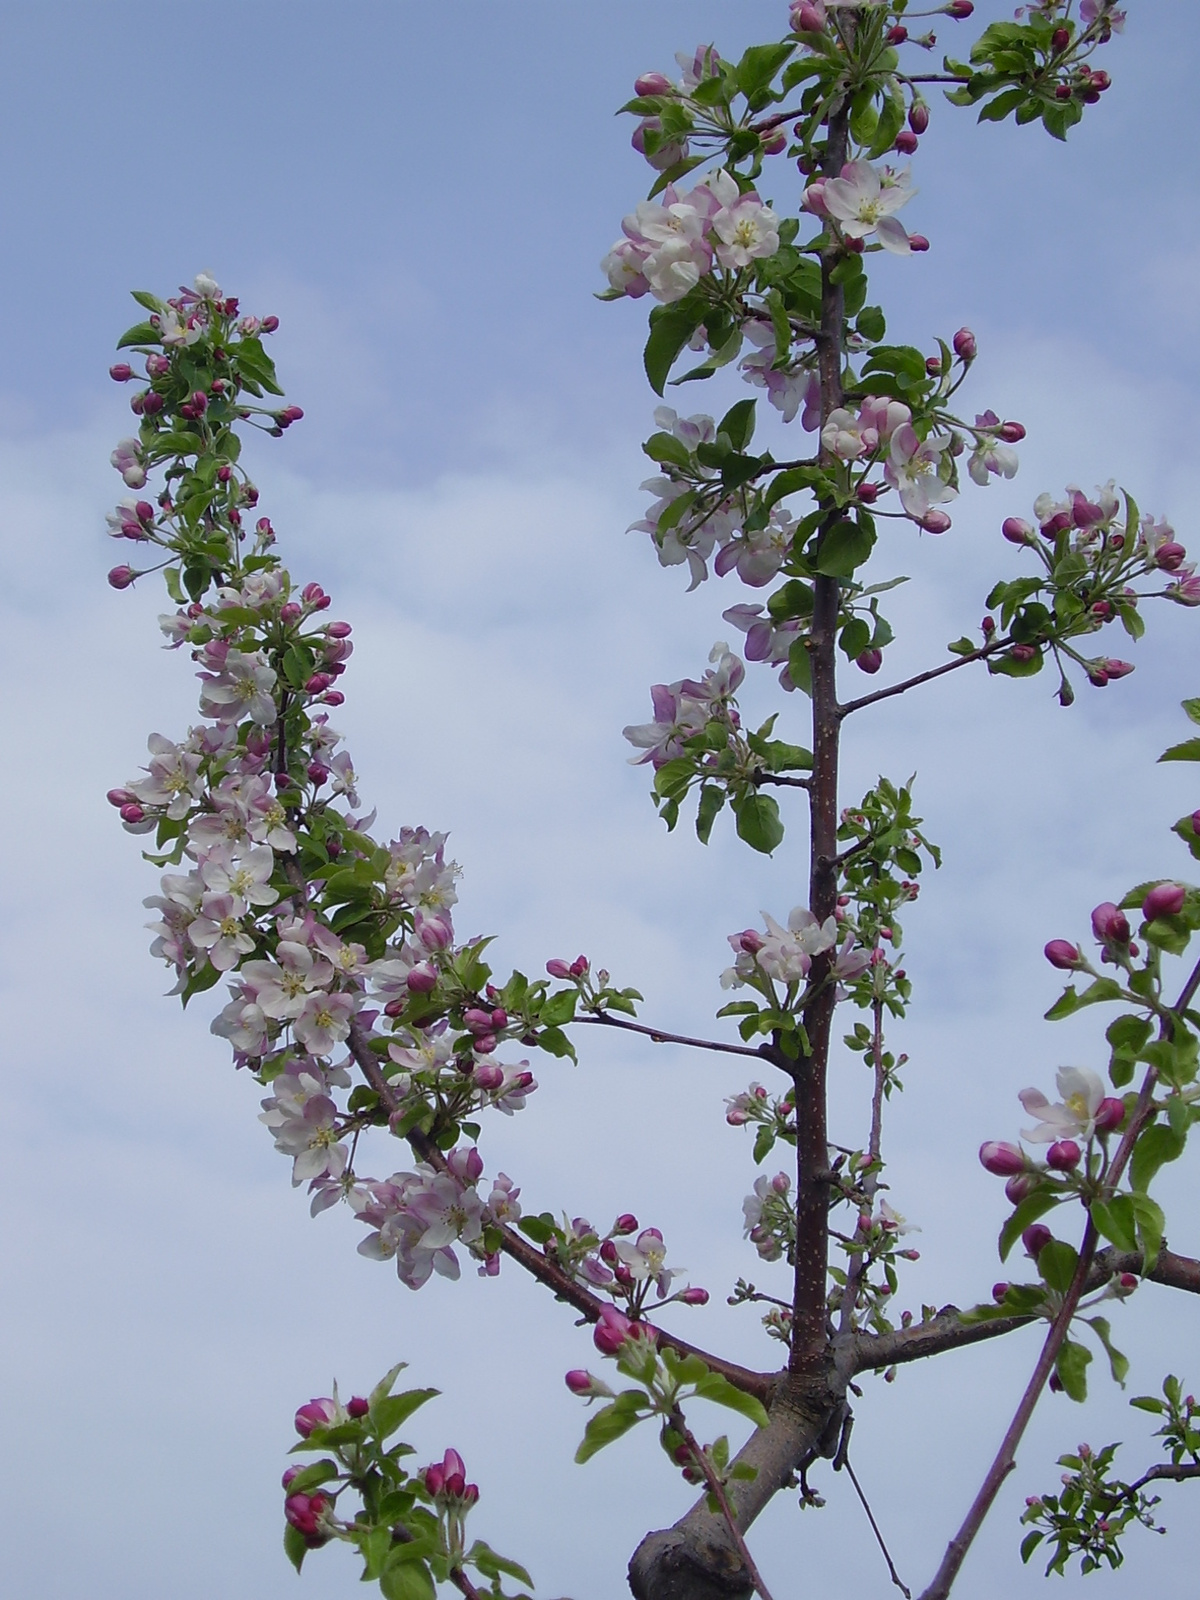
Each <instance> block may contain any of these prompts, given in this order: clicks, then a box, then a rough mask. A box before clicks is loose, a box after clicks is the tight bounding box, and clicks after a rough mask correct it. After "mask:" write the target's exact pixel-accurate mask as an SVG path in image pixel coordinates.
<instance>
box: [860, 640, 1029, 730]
mask: <svg viewBox="0 0 1200 1600" xmlns="http://www.w3.org/2000/svg"><path fill="white" fill-rule="evenodd" d="M1008 643H1009V641H1008V640H1007V639H990V640H989V641H988V642H987V644H984V645H980V647H979V649H978V650H972V651H971V653H970V655H965V656H955V658H954V660H953V661H947V662H945V663H944V664H943V665H942V666H940V667H931V668H930V669H929V671H928V672H918V673H917V675H916V677H914V678H905V679H904V680H903V682H902V683H893V684H892V685H890V687H889V688H887V689H876V691H875V693H874V694H864V695H862V696H861V697H860V698H859V699H858V700H850V701H848V702H847V704H846V705H844V706H839V707H838V716H839V717H848V716H849V715H850V713H851V712H852V711H861V710H862V709H863V707H864V706H873V705H875V703H876V702H877V701H879V700H890V699H891V698H892V696H893V695H897V694H904V693H905V692H906V690H908V689H915V688H916V687H917V686H918V684H922V683H930V682H932V680H933V679H934V678H944V677H945V676H946V674H947V673H948V672H957V671H958V669H959V667H965V666H968V665H969V664H970V663H971V662H972V661H982V660H984V658H985V657H987V656H993V655H995V654H996V652H997V651H998V650H1000V649H1003V648H1004V647H1005V646H1007V645H1008Z"/></svg>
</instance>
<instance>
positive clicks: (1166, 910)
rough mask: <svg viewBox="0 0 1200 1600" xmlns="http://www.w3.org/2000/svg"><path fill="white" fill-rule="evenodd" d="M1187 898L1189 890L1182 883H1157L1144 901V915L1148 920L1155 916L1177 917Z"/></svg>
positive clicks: (1150, 920)
mask: <svg viewBox="0 0 1200 1600" xmlns="http://www.w3.org/2000/svg"><path fill="white" fill-rule="evenodd" d="M1186 899H1187V890H1186V889H1185V888H1184V887H1183V885H1182V884H1181V883H1160V884H1157V885H1156V886H1155V887H1154V888H1153V889H1151V891H1150V893H1149V894H1148V895H1147V896H1146V898H1145V899H1144V900H1143V901H1142V916H1143V917H1145V919H1146V921H1147V922H1153V921H1154V919H1155V917H1177V916H1178V915H1179V913H1180V912H1181V911H1182V910H1183V902H1184V901H1185V900H1186Z"/></svg>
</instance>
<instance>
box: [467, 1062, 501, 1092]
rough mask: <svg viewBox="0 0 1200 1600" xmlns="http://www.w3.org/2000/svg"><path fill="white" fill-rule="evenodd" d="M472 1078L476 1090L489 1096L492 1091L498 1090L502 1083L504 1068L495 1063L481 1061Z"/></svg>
mask: <svg viewBox="0 0 1200 1600" xmlns="http://www.w3.org/2000/svg"><path fill="white" fill-rule="evenodd" d="M472 1076H473V1077H474V1079H475V1087H476V1088H477V1089H482V1090H483V1091H484V1093H485V1094H491V1092H492V1090H493V1089H498V1088H499V1087H500V1085H501V1084H502V1083H503V1082H504V1068H503V1067H502V1066H500V1065H499V1063H498V1062H495V1061H490V1062H482V1061H481V1062H480V1064H479V1065H478V1066H477V1067H476V1068H475V1071H474V1073H473V1074H472Z"/></svg>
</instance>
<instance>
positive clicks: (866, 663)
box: [854, 650, 883, 674]
mask: <svg viewBox="0 0 1200 1600" xmlns="http://www.w3.org/2000/svg"><path fill="white" fill-rule="evenodd" d="M854 665H855V666H856V667H857V668H858V669H859V671H860V672H868V673H871V674H874V673H876V672H878V671H879V669H880V667H882V665H883V651H882V650H863V651H862V652H861V653H860V654H859V655H856V656H855V658H854Z"/></svg>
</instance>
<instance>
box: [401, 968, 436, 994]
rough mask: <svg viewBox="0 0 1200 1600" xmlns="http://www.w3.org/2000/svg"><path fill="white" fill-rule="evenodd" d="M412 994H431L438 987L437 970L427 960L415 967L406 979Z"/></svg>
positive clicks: (407, 986)
mask: <svg viewBox="0 0 1200 1600" xmlns="http://www.w3.org/2000/svg"><path fill="white" fill-rule="evenodd" d="M404 982H405V986H406V988H407V989H408V991H409V993H410V994H429V993H431V992H432V991H433V990H434V989H436V988H437V972H436V970H435V969H434V968H433V967H431V966H429V965H428V963H427V962H422V964H421V965H420V966H419V967H414V968H413V969H412V971H411V972H410V973H409V975H408V977H407V978H405V980H404Z"/></svg>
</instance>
